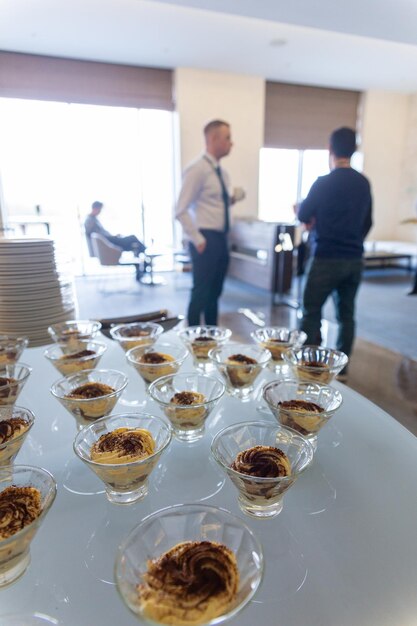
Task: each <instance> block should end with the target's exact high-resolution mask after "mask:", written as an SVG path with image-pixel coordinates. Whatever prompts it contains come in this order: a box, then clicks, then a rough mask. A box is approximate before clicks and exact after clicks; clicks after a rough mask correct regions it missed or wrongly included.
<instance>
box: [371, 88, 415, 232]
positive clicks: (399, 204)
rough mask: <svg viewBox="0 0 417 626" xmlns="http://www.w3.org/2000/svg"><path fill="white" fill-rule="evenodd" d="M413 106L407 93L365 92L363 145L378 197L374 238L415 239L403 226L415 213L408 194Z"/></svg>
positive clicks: (375, 208) (376, 197) (374, 194)
mask: <svg viewBox="0 0 417 626" xmlns="http://www.w3.org/2000/svg"><path fill="white" fill-rule="evenodd" d="M409 105H410V96H408V95H406V94H399V93H392V92H384V91H368V92H366V93H365V95H364V102H363V116H362V129H361V134H362V146H361V148H362V151H363V155H364V174H365V175H366V176H368V178H369V179H370V181H371V184H372V190H373V197H374V226H373V228H372V231H371V233H370V235H369V239H371V240H378V239H385V240H392V239H400V240H404V241H407V240H408V241H413V240H414V239H413V233H412V229H407V228H405V227H404V226H400V225H399V222H400V220H401V219H403V218H404V217H406V216H409V215H410V212H411V206H410V205H411V199H412V198H411V196H410V197H407V194H406V193H405V185H406V184H407V183H406V182H405V180H404V162H405V158H404V156H405V141H406V136H407V134H408V130H407V129H408V118H409ZM416 151H417V146H416Z"/></svg>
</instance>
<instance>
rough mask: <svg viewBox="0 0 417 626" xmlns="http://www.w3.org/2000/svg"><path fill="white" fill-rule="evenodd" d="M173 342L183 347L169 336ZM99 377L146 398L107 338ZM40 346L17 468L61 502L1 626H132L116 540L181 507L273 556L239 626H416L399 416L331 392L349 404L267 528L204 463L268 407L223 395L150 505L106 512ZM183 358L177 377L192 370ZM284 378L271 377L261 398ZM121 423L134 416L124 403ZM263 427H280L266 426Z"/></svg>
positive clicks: (412, 516)
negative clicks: (116, 379)
mask: <svg viewBox="0 0 417 626" xmlns="http://www.w3.org/2000/svg"><path fill="white" fill-rule="evenodd" d="M166 337H167V338H168V337H171V338H172V337H175V335H174V333H173V331H171V333H169V334H167V335H166ZM106 341H107V343H108V350H107V352H106V353H105V354H104V356H103V358H102V360H101V363H100V368H106V367H108V368H110V367H111V368H116V369H120V370H123V371H125V372H126V373H128V375H129V379H130V382H129V386H128V388H127V389H126V391H125V393H126V394H127V397H129V396H131V397H132V395H136V397H140V398H142V399H143V400H144V401H145V400H146V405H145V407H144V409H141V410H146V411H148V412H150V413H154V412H155V413H157V414H158V415H160V411H159V408H158V407H157V406H156V405H155V404H154V403H153V402H152V401H151V400H150V399H146V395H145V393H144V387H143V383H142V381H141V380H140V379H139V376H138V375H137V373H136V372H135V371H134V370H133V369H131V368H130V366H128V365H127V363H126V360H125V356H124V353H123V352H122V350H121V348H120V347H119V346H118V345H116V344H115V343H113V342H111V341H109V340H106ZM43 350H44V349H43V348H33V349H29V350H27V351H25V352H24V354H23V357H22V359H21V360H22V361H23V362H27V363H28V364H30V365H31V366H32V367H33V372H32V374H31V376H30V378H29V381H28V383H27V385H26V387H25V388H24V389H23V391H22V393H21V396H20V398H19V402H18V404H19V405H20V406H25V407H28V408H30V409H31V410H33V412H34V413H35V416H36V421H35V424H34V426H33V428H32V430H31V432H30V434H29V436H28V438H27V440H26V441H25V443H24V445H23V448H22V450H21V451H20V453H19V455H18V457H17V463H22V464H32V465H38V466H42V467H45V468H46V469H48V470H49V471H50V472H52V473H53V474H54V476H55V478H56V480H57V483H58V495H57V498H56V500H55V503H54V504H53V506H52V508H51V510H50V512H49V513H48V515H47V517H46V519H45V520H44V523H43V525H42V527H41V528H40V530H39V532H38V534H37V536H36V537H35V539H34V541H33V543H32V546H31V555H32V561H31V564H30V565H29V568H28V570H27V571H26V573H25V574H24V576H23V577H22V578H21V579H20V580H18V581H17V582H16V583H15V584H13V585H11V586H9V587H6V588H4V589H2V590H0V626H1V625H2V619H1V616H2V615H3V616H4V615H6V614H8V613H17V612H19V613H20V612H27V611H35V610H36V611H39V612H41V613H46V614H49V615H51V616H53V617H55V618H57V619H59V620H60V621H62V623H63V624H64V625H65V626H95V625H98V624H99V625H100V626H115V624H117V626H134V624H136V623H139V621H138V620H136V619H135V617H134V616H133V615H132V614H131V613H130V612H129V611H128V609H127V608H126V607H125V605H124V604H123V602H122V600H121V599H120V597H119V595H118V593H117V590H116V587H115V585H114V584H113V573H112V570H113V563H114V555H115V551H116V547H117V545H118V544H119V542H120V540H121V539H122V538H123V537H124V536H126V534H127V533H128V532H129V531H130V529H131V528H133V527H134V526H135V525H137V524H138V523H139V522H140V520H141V519H142V518H143V517H144V516H146V515H148V514H149V513H151V512H153V511H155V510H157V509H159V508H163V507H165V506H169V505H172V504H177V503H180V502H197V501H198V502H205V503H207V504H211V505H215V506H221V507H224V508H226V509H228V510H230V511H231V512H232V513H234V514H236V515H238V516H240V517H242V518H244V520H245V522H246V523H247V524H248V525H249V526H250V527H251V528H252V529H253V531H254V532H255V533H256V535H257V536H258V538H259V539H260V541H261V543H262V545H263V549H264V554H265V564H266V567H265V574H264V579H263V582H262V584H261V587H260V588H259V590H258V592H257V594H256V595H255V597H254V599H253V600H252V601H251V602H250V604H249V605H247V607H246V608H245V609H244V610H243V611H242V612H241V613H240V614H239V615H238V616H237V617H236V618H235V619H234V620H231V621H230V622H229V623H230V624H239V625H240V626H253V624H255V623H261V624H263V625H265V626H269V625H271V626H272V625H274V626H275V625H276V624H279V626H300V625H301V624H306V625H307V624H308V626H371V625H372V626H374V625H376V624H378V626H398V625H400V624H404V626H406V625H407V626H409V625H411V624H415V623H416V619H417V617H416V616H417V593H416V589H417V541H416V533H417V530H416V529H417V498H416V479H417V439H416V438H415V437H414V436H413V435H412V434H410V433H409V432H408V431H407V430H405V429H404V428H403V427H402V426H401V425H400V424H399V423H397V422H396V421H395V420H394V419H393V418H391V417H390V416H389V415H387V414H386V413H385V412H384V411H382V410H381V409H379V408H378V407H376V406H375V405H374V404H372V403H371V402H369V401H368V400H366V399H365V398H363V397H361V396H360V395H358V394H357V393H355V392H354V391H352V390H350V389H348V388H347V387H345V386H343V385H340V383H334V385H335V386H336V387H337V388H339V389H340V390H341V392H342V394H343V404H342V407H341V408H340V410H339V411H338V413H337V414H336V415H335V416H334V418H333V419H332V421H330V423H329V424H328V425H327V426H326V427H325V428H324V429H323V431H322V432H321V434H320V436H319V444H318V449H317V452H316V455H315V458H314V461H313V465H312V466H311V467H310V468H309V469H308V470H307V471H306V472H305V473H304V474H303V475H302V476H301V477H300V479H299V480H298V481H297V482H296V483H295V485H294V486H293V487H292V488H291V489H290V490H289V492H288V493H287V494H286V495H285V497H284V509H283V511H282V513H281V514H280V515H279V516H278V517H276V518H274V519H272V520H268V521H258V520H254V519H251V518H249V517H246V516H245V515H244V514H243V513H242V512H241V511H240V509H239V507H238V504H237V494H236V491H235V488H234V487H233V485H232V484H231V483H230V482H229V481H228V479H227V480H225V477H224V475H223V474H222V473H221V472H220V470H219V469H218V468H217V467H216V466H215V465H214V462H213V461H211V460H210V458H209V448H210V443H211V440H212V438H213V436H214V434H215V433H216V432H217V431H218V430H219V429H220V428H222V427H223V426H225V425H228V424H232V423H235V422H239V421H244V420H250V419H257V418H258V417H259V413H258V412H257V407H258V406H260V404H261V402H260V401H259V400H257V401H253V402H249V403H241V402H240V401H239V400H237V399H236V398H230V397H225V398H224V399H222V400H221V402H220V403H219V404H218V406H217V409H215V411H214V412H213V413H212V415H211V416H210V418H209V421H208V423H207V427H206V434H205V437H204V438H203V439H202V440H201V441H200V442H197V443H195V444H193V445H187V444H183V443H180V442H177V441H173V442H172V443H171V445H170V447H169V449H168V451H167V452H166V453H165V455H163V456H162V457H161V463H160V465H159V466H158V468H157V469H156V470H155V473H154V474H153V476H152V478H151V480H150V493H149V495H148V496H147V497H146V498H145V499H144V501H143V502H141V503H137V504H135V505H131V506H127V507H120V506H115V505H111V504H110V503H109V502H107V499H106V497H105V496H104V494H103V493H102V489H103V487H102V484H101V483H100V481H99V480H98V478H97V477H96V476H95V475H93V474H92V473H91V472H90V470H89V469H88V468H87V467H85V466H84V465H83V464H82V463H81V461H79V460H78V459H77V458H76V457H75V455H74V453H73V450H72V442H73V439H74V436H75V434H76V426H75V420H74V419H73V418H72V417H71V416H70V414H69V413H67V412H66V411H65V409H64V408H63V407H62V406H61V405H60V404H59V403H58V402H57V401H56V400H55V399H54V398H53V397H52V396H51V395H50V393H49V388H50V385H51V383H52V382H54V381H55V380H57V379H58V378H59V374H58V372H57V371H56V370H55V369H54V368H53V366H52V365H51V364H50V363H49V362H47V361H46V359H45V358H44V357H43ZM190 369H191V362H190V360H188V361H187V362H186V363H185V364H184V365H183V367H182V371H186V370H188V371H189V370H190ZM273 378H276V376H275V375H274V374H273V373H271V372H269V371H265V372H264V373H263V374H262V378H261V380H260V381H259V385H258V388H259V387H260V386H261V385H262V384H264V383H265V382H266V381H267V380H272V379H273ZM116 409H117V410H115V411H114V412H117V413H122V412H124V411H127V412H133V411H134V409H132V408H131V407H129V408H128V409H126V408H124V407H123V406H121V405H120V402H119V404H118V406H117V407H116ZM264 419H271V421H273V418H272V417H270V418H269V417H267V418H264Z"/></svg>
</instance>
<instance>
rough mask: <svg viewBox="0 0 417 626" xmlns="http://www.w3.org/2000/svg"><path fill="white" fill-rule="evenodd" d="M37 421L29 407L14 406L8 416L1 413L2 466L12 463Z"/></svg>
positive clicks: (0, 454) (0, 451) (0, 461)
mask: <svg viewBox="0 0 417 626" xmlns="http://www.w3.org/2000/svg"><path fill="white" fill-rule="evenodd" d="M34 421H35V416H34V414H33V413H32V411H29V409H24V408H22V407H20V406H14V407H12V409H11V414H10V415H8V416H1V415H0V466H6V465H11V464H12V463H13V461H14V460H15V458H16V456H17V454H18V452H19V450H20V448H21V447H22V444H23V442H24V440H25V439H26V437H27V435H28V434H29V431H30V429H31V428H32V426H33V422H34Z"/></svg>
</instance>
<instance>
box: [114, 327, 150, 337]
mask: <svg viewBox="0 0 417 626" xmlns="http://www.w3.org/2000/svg"><path fill="white" fill-rule="evenodd" d="M119 334H120V335H121V336H122V337H149V335H150V334H151V331H150V330H146V329H144V328H141V329H137V328H121V329H120V330H119Z"/></svg>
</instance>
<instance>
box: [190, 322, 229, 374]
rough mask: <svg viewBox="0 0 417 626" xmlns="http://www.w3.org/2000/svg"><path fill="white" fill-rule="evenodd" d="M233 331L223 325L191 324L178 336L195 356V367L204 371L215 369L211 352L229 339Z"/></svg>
mask: <svg viewBox="0 0 417 626" xmlns="http://www.w3.org/2000/svg"><path fill="white" fill-rule="evenodd" d="M231 336H232V331H231V330H229V328H222V327H221V326H189V327H188V328H185V329H184V330H181V331H180V332H179V333H178V337H179V338H180V339H181V341H182V342H183V343H184V345H185V346H186V347H187V348H188V350H189V351H190V353H191V354H192V356H193V361H194V365H195V367H197V368H198V369H199V370H202V371H203V372H207V371H209V370H213V369H214V366H213V363H212V362H211V361H210V359H209V355H208V354H209V352H210V350H213V349H214V348H218V347H220V346H222V345H224V344H225V343H226V342H227V341H229V339H230V337H231Z"/></svg>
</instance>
